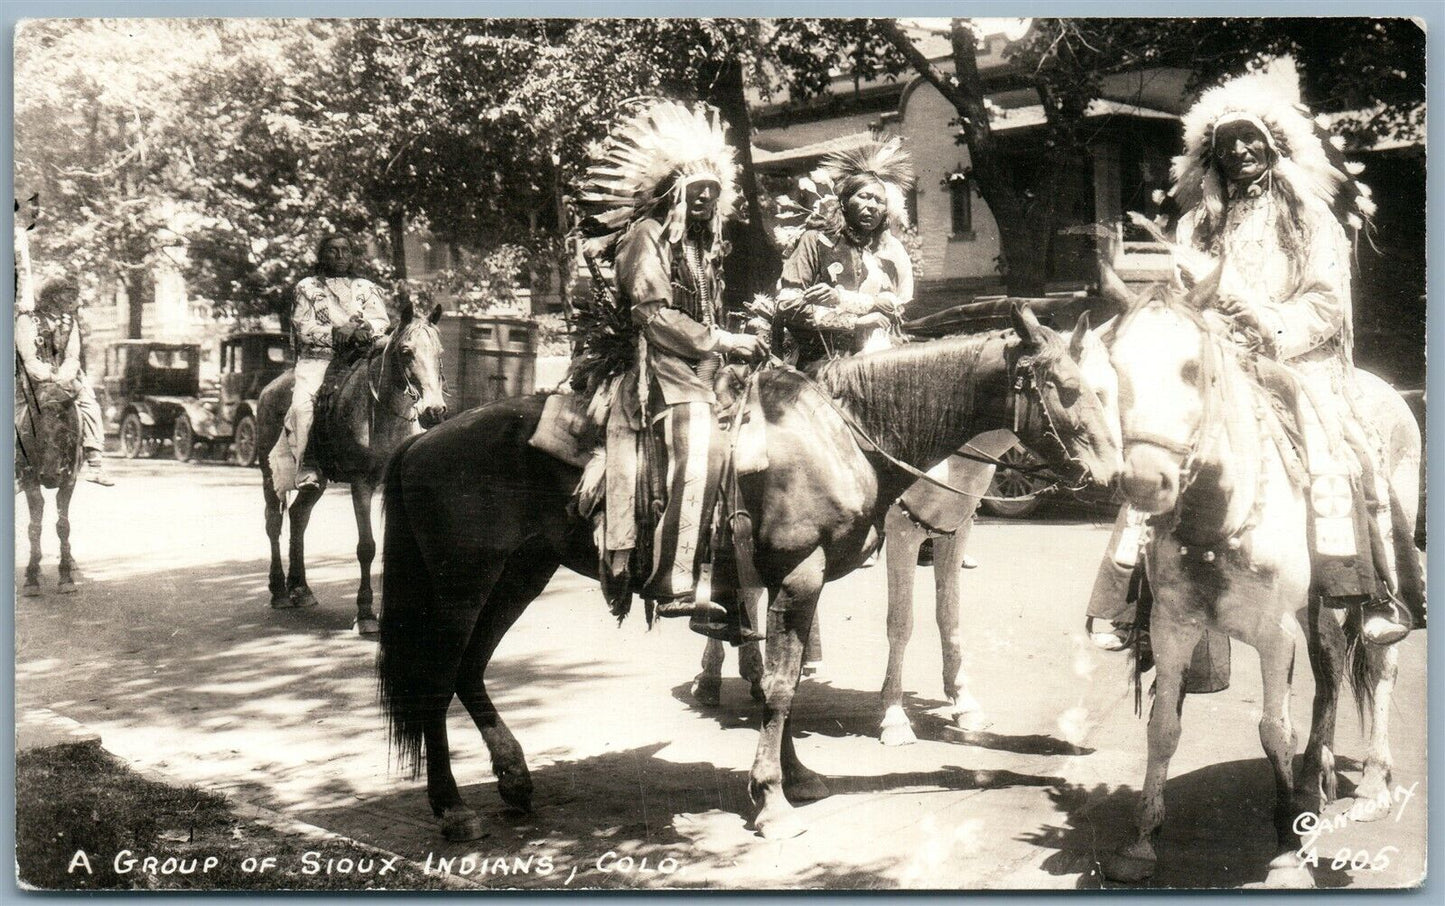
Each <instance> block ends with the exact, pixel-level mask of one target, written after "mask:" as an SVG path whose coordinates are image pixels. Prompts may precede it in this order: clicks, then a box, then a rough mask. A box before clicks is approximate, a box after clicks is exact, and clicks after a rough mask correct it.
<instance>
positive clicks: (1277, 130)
mask: <svg viewBox="0 0 1445 906" xmlns="http://www.w3.org/2000/svg"><path fill="white" fill-rule="evenodd" d="M1241 118H1242V119H1246V120H1248V121H1250V122H1253V123H1255V124H1256V125H1258V126H1262V127H1263V128H1264V129H1265V130H1266V137H1267V139H1268V141H1269V143H1270V146H1271V149H1272V150H1273V151H1274V152H1275V154H1276V157H1277V160H1276V162H1275V165H1274V176H1275V178H1277V179H1279V180H1281V181H1283V182H1284V183H1285V185H1286V186H1287V187H1288V189H1289V191H1290V192H1291V193H1292V194H1293V195H1294V196H1295V198H1296V199H1298V200H1299V202H1300V203H1302V204H1312V203H1313V204H1318V205H1322V206H1324V207H1326V208H1329V209H1331V210H1332V211H1333V212H1334V214H1335V216H1336V217H1337V218H1338V219H1339V220H1340V222H1341V223H1343V224H1346V225H1347V226H1349V227H1351V228H1353V229H1355V230H1359V229H1360V228H1362V227H1363V226H1364V225H1365V223H1367V222H1368V221H1369V219H1370V217H1371V215H1373V214H1374V212H1375V205H1374V202H1373V201H1372V200H1371V198H1370V190H1369V187H1368V186H1365V185H1363V184H1361V183H1359V182H1358V181H1357V180H1355V179H1354V177H1355V176H1356V175H1358V174H1359V173H1360V172H1361V171H1363V169H1364V167H1363V166H1362V165H1360V164H1358V163H1354V162H1349V161H1346V160H1345V158H1344V154H1343V149H1344V141H1343V139H1341V138H1340V137H1339V136H1336V135H1331V134H1330V132H1329V121H1328V119H1327V118H1325V117H1324V116H1320V117H1315V118H1313V119H1312V118H1311V117H1310V115H1309V111H1308V109H1307V108H1306V107H1305V106H1304V105H1303V104H1302V103H1301V102H1300V89H1299V73H1298V71H1297V70H1296V69H1295V65H1294V61H1293V60H1292V59H1290V58H1288V57H1285V58H1281V59H1278V60H1275V61H1273V62H1272V63H1271V64H1270V66H1268V67H1267V68H1265V69H1262V70H1260V71H1258V72H1251V73H1248V74H1246V75H1243V76H1239V77H1237V78H1234V79H1231V80H1230V81H1228V82H1225V83H1224V84H1222V85H1219V86H1218V87H1215V88H1211V89H1209V90H1208V91H1206V92H1204V93H1203V94H1201V95H1200V96H1199V100H1198V101H1197V102H1195V104H1194V106H1193V107H1191V108H1190V109H1189V112H1188V113H1186V114H1185V115H1184V118H1183V124H1184V153H1183V154H1181V155H1179V156H1178V157H1176V158H1174V162H1173V166H1172V168H1171V175H1172V177H1173V181H1174V186H1173V188H1172V189H1171V190H1170V194H1172V195H1173V196H1174V197H1175V198H1176V199H1177V200H1178V202H1179V207H1180V208H1181V209H1182V210H1186V211H1187V210H1190V209H1192V208H1194V207H1196V206H1201V205H1202V206H1203V208H1204V216H1205V217H1206V218H1207V219H1208V220H1210V221H1214V222H1217V221H1218V218H1219V217H1220V216H1221V214H1222V212H1223V210H1224V197H1225V185H1224V181H1223V178H1222V177H1221V175H1220V172H1219V168H1218V166H1217V164H1216V160H1215V156H1214V130H1215V129H1216V128H1217V127H1218V125H1219V124H1220V122H1221V121H1222V120H1231V119H1241Z"/></svg>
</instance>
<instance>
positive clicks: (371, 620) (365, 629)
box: [356, 617, 381, 635]
mask: <svg viewBox="0 0 1445 906" xmlns="http://www.w3.org/2000/svg"><path fill="white" fill-rule="evenodd" d="M379 632H381V624H380V623H378V622H377V620H376V617H362V618H360V619H358V620H357V621H356V633H357V635H376V634H377V633H379Z"/></svg>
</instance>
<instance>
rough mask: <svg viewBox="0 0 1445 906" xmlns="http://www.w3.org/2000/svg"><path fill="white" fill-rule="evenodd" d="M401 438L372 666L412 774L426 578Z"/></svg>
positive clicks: (387, 512)
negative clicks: (408, 495)
mask: <svg viewBox="0 0 1445 906" xmlns="http://www.w3.org/2000/svg"><path fill="white" fill-rule="evenodd" d="M423 436H424V435H421V434H417V435H414V436H412V437H409V438H407V439H406V440H404V441H402V443H401V445H400V446H398V447H397V449H396V452H394V453H393V454H392V457H391V459H390V460H389V461H388V462H387V465H386V477H385V488H384V490H383V492H382V504H381V505H382V523H383V526H384V535H383V541H382V553H381V557H382V574H381V595H382V610H381V652H380V654H379V656H378V657H377V661H376V671H377V679H378V681H379V691H380V695H381V704H382V709H383V710H384V711H385V713H386V724H387V729H388V731H389V733H390V736H391V746H392V753H393V755H394V756H395V758H396V763H397V765H398V766H399V767H400V768H401V769H402V770H404V771H407V772H408V773H409V775H410V777H411V778H412V779H416V777H417V776H419V774H420V773H421V749H422V736H423V731H424V730H425V729H426V718H427V708H426V702H427V701H428V696H427V695H426V690H425V689H424V688H423V685H424V683H425V679H424V677H423V676H422V672H423V668H422V665H423V664H424V663H425V657H426V655H425V652H424V651H423V650H422V649H423V637H424V633H425V630H426V616H425V615H426V611H427V603H428V602H429V601H430V600H431V598H432V586H431V577H430V576H429V575H428V573H427V567H426V562H425V560H424V559H423V557H422V550H421V545H420V543H418V541H417V537H416V532H415V530H414V529H413V528H412V523H411V520H410V518H408V514H407V509H406V500H405V494H404V493H403V492H404V487H403V482H402V462H403V461H404V460H405V459H406V454H407V451H408V450H409V449H411V445H412V444H413V443H415V442H416V440H417V438H419V437H423Z"/></svg>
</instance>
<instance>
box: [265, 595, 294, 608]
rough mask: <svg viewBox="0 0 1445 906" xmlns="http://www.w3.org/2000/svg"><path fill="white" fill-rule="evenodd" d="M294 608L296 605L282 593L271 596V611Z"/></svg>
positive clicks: (289, 597)
mask: <svg viewBox="0 0 1445 906" xmlns="http://www.w3.org/2000/svg"><path fill="white" fill-rule="evenodd" d="M295 606H296V604H295V603H294V602H293V601H292V600H291V596H290V595H288V594H286V593H284V592H283V593H281V594H279V595H272V596H271V608H272V609H273V610H291V609H293V608H294V607H295Z"/></svg>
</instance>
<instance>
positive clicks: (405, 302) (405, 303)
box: [398, 295, 416, 327]
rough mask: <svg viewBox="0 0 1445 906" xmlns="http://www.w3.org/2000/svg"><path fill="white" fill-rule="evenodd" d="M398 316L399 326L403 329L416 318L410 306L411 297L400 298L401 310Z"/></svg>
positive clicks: (414, 309) (414, 310)
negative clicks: (399, 317) (399, 316)
mask: <svg viewBox="0 0 1445 906" xmlns="http://www.w3.org/2000/svg"><path fill="white" fill-rule="evenodd" d="M398 314H400V315H401V324H402V326H403V327H405V326H406V325H408V324H410V323H411V319H412V318H414V317H416V308H415V307H413V306H412V304H411V296H409V295H406V296H402V297H401V310H400V311H399V312H398Z"/></svg>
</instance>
